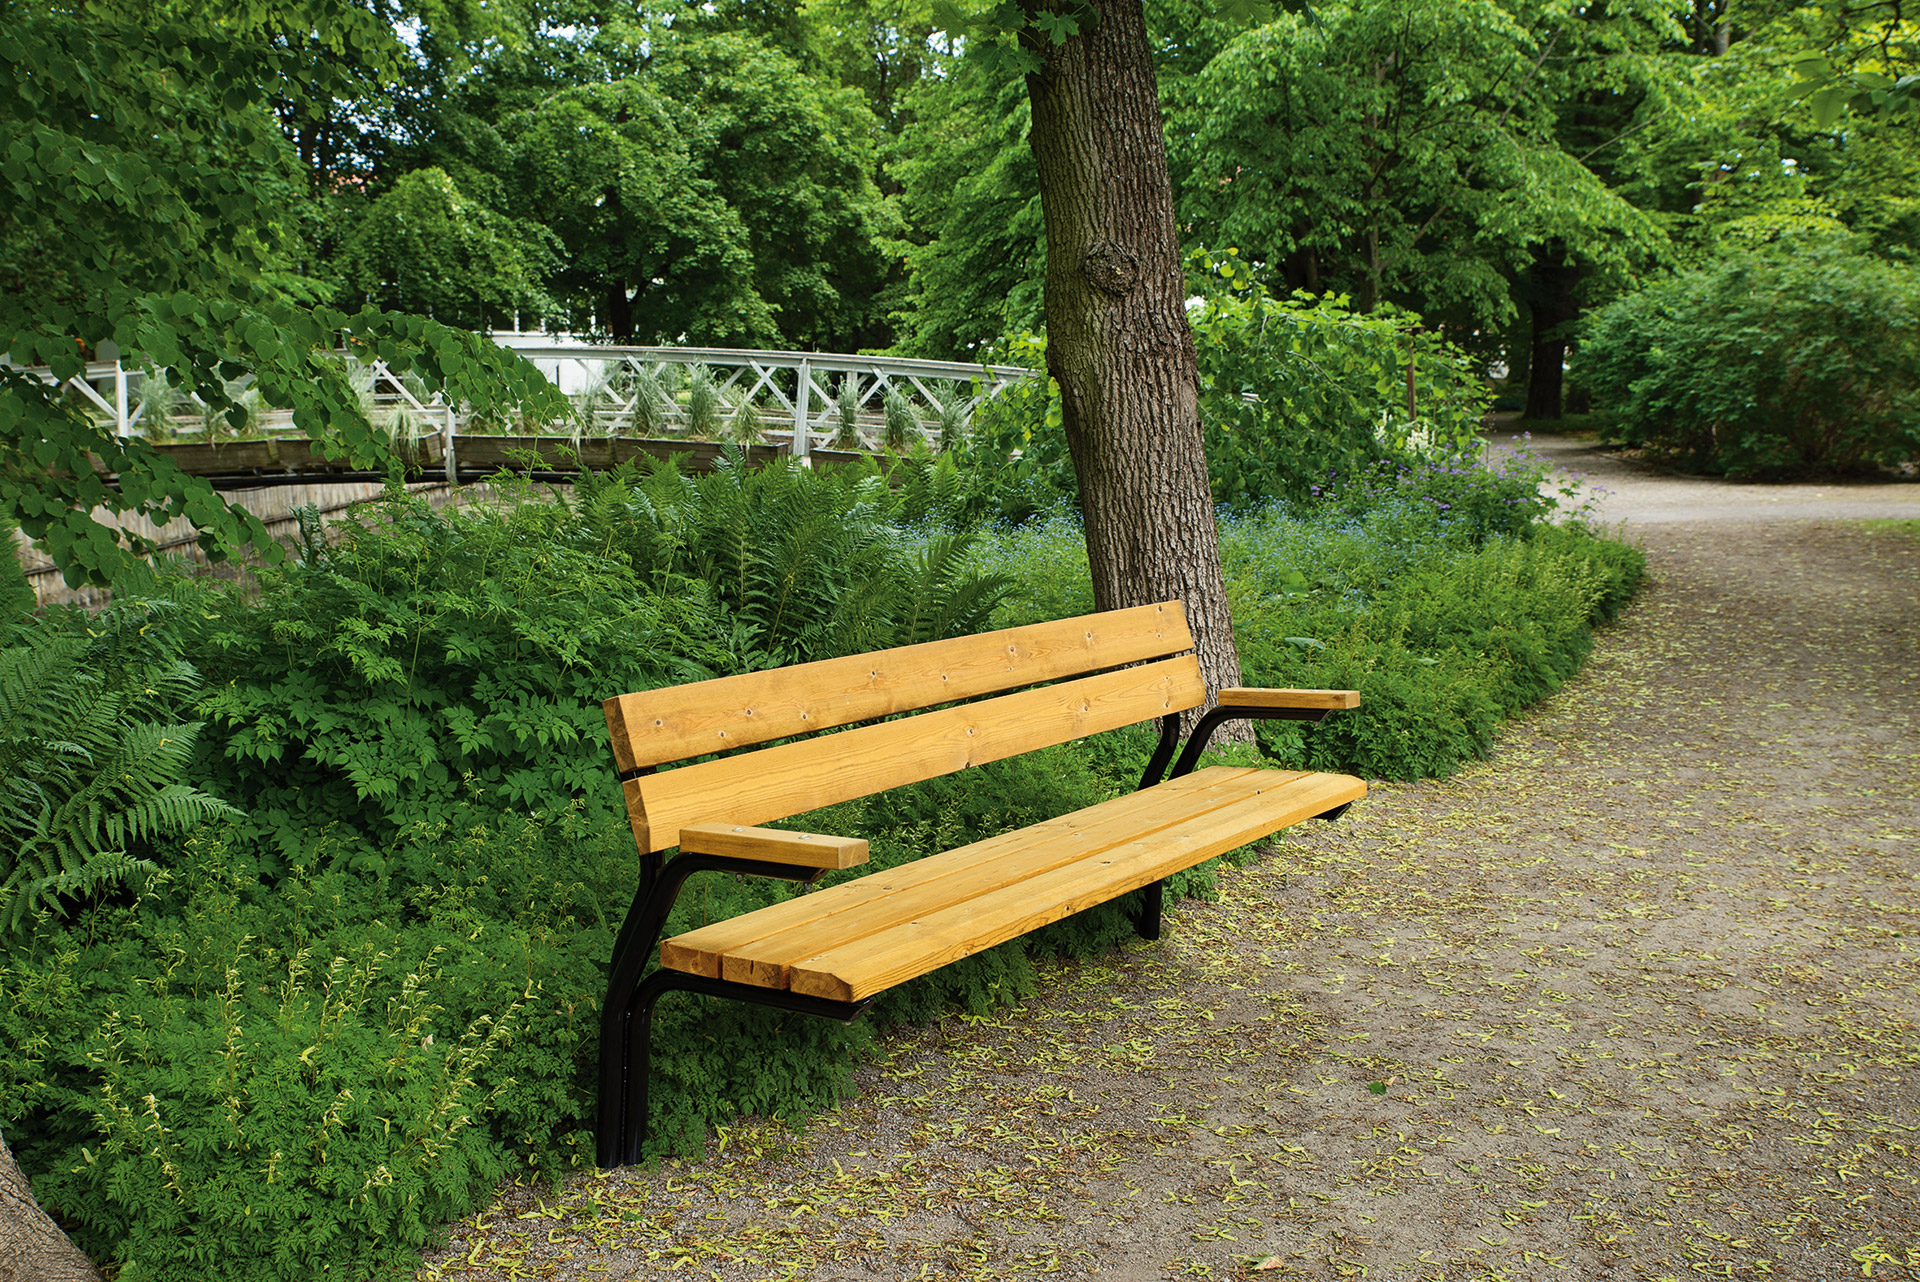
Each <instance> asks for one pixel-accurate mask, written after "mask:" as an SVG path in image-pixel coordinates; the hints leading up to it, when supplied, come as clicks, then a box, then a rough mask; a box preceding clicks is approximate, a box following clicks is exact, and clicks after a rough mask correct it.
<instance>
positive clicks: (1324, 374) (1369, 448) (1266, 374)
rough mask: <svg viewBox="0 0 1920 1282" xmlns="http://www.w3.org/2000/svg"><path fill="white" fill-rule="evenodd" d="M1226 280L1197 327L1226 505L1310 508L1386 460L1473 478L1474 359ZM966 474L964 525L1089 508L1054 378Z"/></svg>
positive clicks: (969, 458) (1016, 350) (1247, 282)
mask: <svg viewBox="0 0 1920 1282" xmlns="http://www.w3.org/2000/svg"><path fill="white" fill-rule="evenodd" d="M1200 261H1201V262H1202V263H1205V262H1206V261H1207V260H1206V259H1205V257H1204V256H1201V259H1200ZM1232 265H1237V264H1232ZM1211 270H1212V269H1209V273H1210V274H1211ZM1223 270H1225V269H1223ZM1227 280H1228V282H1229V287H1227V288H1214V289H1211V290H1210V291H1209V295H1208V296H1207V298H1206V304H1205V306H1204V307H1203V308H1201V309H1200V310H1199V311H1197V312H1196V313H1195V314H1194V315H1193V317H1192V320H1193V327H1194V343H1195V348H1196V351H1197V354H1198V357H1199V362H1200V418H1201V426H1202V429H1203V432H1204V437H1205V442H1206V453H1207V474H1208V477H1209V479H1210V480H1211V483H1212V486H1213V496H1214V499H1215V500H1216V501H1217V502H1221V503H1228V504H1235V505H1247V504H1254V503H1259V502H1264V501H1266V500H1268V499H1273V498H1288V499H1296V500H1303V499H1306V498H1307V497H1309V496H1310V495H1311V494H1313V493H1314V492H1315V487H1316V486H1321V487H1323V486H1324V485H1325V484H1326V482H1327V480H1328V478H1329V477H1330V476H1343V475H1352V474H1354V473H1356V472H1359V471H1362V470H1364V469H1366V468H1369V467H1373V466H1375V465H1376V464H1378V463H1379V462H1380V461H1381V460H1383V459H1384V460H1387V461H1388V463H1389V465H1390V466H1393V467H1399V466H1412V465H1415V464H1418V463H1420V462H1421V461H1422V460H1423V459H1428V458H1442V459H1450V460H1453V461H1454V464H1455V465H1456V466H1471V463H1470V462H1468V461H1467V460H1469V459H1470V457H1471V456H1472V454H1473V452H1474V450H1475V449H1476V448H1477V446H1478V443H1479V437H1478V432H1479V428H1480V423H1481V420H1482V418H1483V417H1484V415H1485V413H1486V407H1487V403H1488V400H1489V395H1490V394H1489V392H1488V390H1487V388H1486V386H1485V384H1484V383H1483V381H1482V380H1481V379H1480V378H1479V376H1478V375H1477V373H1476V372H1475V370H1474V367H1473V362H1472V360H1471V359H1470V358H1469V357H1468V356H1467V355H1466V353H1464V352H1462V351H1460V350H1459V349H1458V348H1456V347H1454V346H1453V345H1452V344H1450V343H1448V342H1447V341H1446V340H1445V339H1444V338H1443V337H1442V336H1441V335H1439V334H1435V333H1429V332H1426V331H1423V330H1421V329H1420V327H1419V318H1418V317H1416V316H1412V315H1410V314H1406V313H1397V312H1391V311H1388V310H1385V309H1383V310H1381V311H1379V312H1375V313H1373V314H1371V315H1361V314H1359V313H1356V312H1353V311H1350V310H1348V308H1347V305H1346V302H1345V300H1343V299H1339V298H1322V299H1309V298H1307V297H1305V296H1300V297H1296V298H1293V299H1288V300H1276V299H1273V298H1270V297H1268V296H1267V295H1266V293H1265V291H1264V290H1262V289H1261V288H1260V286H1259V285H1258V284H1257V283H1255V282H1254V281H1253V280H1252V279H1251V278H1250V277H1247V276H1245V275H1240V276H1233V275H1231V274H1229V276H1228V277H1227ZM1218 283H1219V282H1218V281H1215V284H1216V285H1218ZM991 359H994V360H1006V361H1014V362H1020V363H1025V364H1031V365H1040V364H1043V363H1044V359H1045V344H1044V342H1043V341H1042V340H1039V339H1036V338H1034V337H1032V336H1030V335H1027V336H1022V337H1021V338H1019V339H1015V340H1007V341H1005V342H1004V343H1003V344H1002V345H1001V346H1000V347H999V348H997V349H996V351H995V353H994V355H993V356H992V357H991ZM1409 361H1411V362H1412V364H1413V367H1414V393H1415V405H1416V408H1417V411H1418V413H1417V416H1416V417H1412V418H1409V416H1408V414H1407V392H1406V375H1407V366H1408V362H1409ZM960 462H961V466H962V467H963V469H964V470H965V471H966V472H967V474H968V477H969V481H970V488H971V491H972V493H971V494H970V495H969V498H968V499H967V501H966V502H964V503H962V504H961V505H960V512H961V516H962V519H969V520H982V519H987V520H992V519H1001V520H1010V521H1023V520H1028V519H1031V518H1033V517H1036V516H1040V515H1042V514H1045V513H1047V512H1051V511H1056V510H1059V509H1060V508H1062V507H1063V506H1067V505H1072V504H1074V503H1076V502H1077V501H1078V495H1079V485H1078V481H1077V479H1076V477H1075V474H1074V470H1073V461H1072V458H1071V456H1070V454H1069V453H1068V449H1067V442H1066V434H1065V430H1064V428H1063V426H1062V423H1061V417H1060V403H1059V395H1058V392H1057V390H1056V389H1054V388H1053V387H1052V385H1051V383H1050V381H1049V380H1047V379H1045V378H1044V377H1042V378H1035V379H1032V380H1029V381H1028V382H1027V383H1025V384H1022V385H1021V386H1019V387H1016V388H1014V389H1012V390H1010V391H1008V392H1004V393H1002V394H1001V395H1000V396H998V397H996V398H995V399H994V400H992V401H989V402H987V403H986V404H985V405H983V406H981V407H980V409H979V410H978V411H977V412H976V414H975V416H974V430H973V433H972V436H971V439H970V440H969V441H968V442H967V443H966V445H965V446H964V447H963V449H962V450H961V451H960Z"/></svg>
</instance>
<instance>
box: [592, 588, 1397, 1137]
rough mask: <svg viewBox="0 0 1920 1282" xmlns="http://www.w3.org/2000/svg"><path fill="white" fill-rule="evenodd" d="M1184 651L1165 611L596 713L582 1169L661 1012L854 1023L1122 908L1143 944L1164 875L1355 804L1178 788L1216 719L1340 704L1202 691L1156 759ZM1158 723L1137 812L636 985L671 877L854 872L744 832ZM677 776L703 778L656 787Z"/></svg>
mask: <svg viewBox="0 0 1920 1282" xmlns="http://www.w3.org/2000/svg"><path fill="white" fill-rule="evenodd" d="M1192 649H1193V636H1192V634H1191V633H1190V632H1189V631H1188V629H1187V618H1186V611H1185V609H1184V607H1182V605H1181V604H1180V603H1179V602H1178V601H1168V602H1165V603H1162V604H1160V605H1148V606H1140V607H1137V608H1134V609H1128V610H1113V611H1109V612H1107V613H1104V614H1090V615H1086V616H1083V617H1081V618H1077V619H1062V620H1059V621H1058V622H1053V623H1040V624H1034V625H1032V626H1029V627H1021V628H1009V629H1006V630H1004V631H999V632H988V633H982V634H981V635H978V636H970V637H960V638H957V639H955V640H951V641H934V642H930V643H927V644H924V645H912V646H904V647H901V648H900V649H896V650H884V651H879V652H877V653H873V654H863V655H854V656H851V657H849V658H844V659H828V660H825V661H823V662H819V663H804V664H798V665H795V666H793V667H788V668H776V669H772V670H769V671H765V672H752V673H747V674H745V675H742V676H736V677H722V678H719V679H718V680H713V681H700V682H695V683H693V684H690V685H683V686H674V687H670V688H667V689H661V690H647V691H643V692H641V693H638V694H628V695H622V696H620V697H619V698H616V699H609V700H608V701H607V703H606V713H607V725H608V728H609V730H610V731H611V732H612V738H613V752H614V757H615V759H616V762H617V763H618V768H619V771H620V778H621V779H622V780H623V781H624V782H625V787H626V801H627V808H628V811H629V814H630V816H631V818H632V822H633V835H634V838H635V840H636V841H638V843H639V846H640V852H641V876H640V885H639V889H638V890H637V891H636V893H635V895H634V900H633V907H632V908H631V909H630V910H629V912H628V913H627V918H626V922H625V924H624V925H623V926H622V927H621V930H620V934H619V937H618V939H617V941H616V942H615V944H614V950H613V959H612V964H611V969H610V974H609V976H608V984H607V998H606V1004H605V1006H604V1007H603V1008H602V1013H601V1023H600V1038H601V1040H600V1098H599V1118H598V1123H597V1126H596V1149H597V1157H598V1161H599V1164H600V1165H601V1166H602V1167H611V1166H618V1165H626V1164H630V1163H633V1162H637V1161H639V1160H640V1154H641V1146H642V1144H643V1142H644V1141H645V1139H646V1128H647V1075H648V1071H649V1060H650V1058H651V1035H652V1034H651V1027H652V1015H653V1007H654V1004H655V1002H657V1001H658V1000H659V998H660V997H661V995H662V994H664V993H667V992H670V991H674V990H679V991H684V992H692V993H706V994H711V995H713V996H718V997H731V998H735V999H738V1000H743V1001H749V1002H756V1003H759V1004H760V1005H764V1006H771V1007H775V1008H777V1009H780V1010H790V1011H802V1012H805V1013H807V1014H812V1015H820V1016H825V1017H828V1018H833V1019H840V1020H852V1019H854V1018H855V1017H857V1016H858V1015H859V1014H860V1013H861V1011H862V1010H864V1009H865V1008H866V1005H867V1003H868V1002H869V1001H871V1000H872V999H873V997H874V996H875V995H876V994H878V993H881V992H884V991H885V990H886V989H888V988H891V987H893V986H894V985H896V984H900V983H904V982H906V981H907V980H910V979H913V978H916V977H917V976H920V975H924V974H927V973H928V972H930V971H933V970H936V969H938V968H939V967H941V966H944V965H946V964H947V963H948V962H952V961H957V960H958V959H960V958H962V957H967V956H970V955H972V954H974V953H977V952H981V951H982V950H984V949H988V948H992V947H993V946H994V945H996V944H1000V943H1003V942H1005V941H1006V940H1009V939H1013V938H1015V937H1016V936H1019V935H1022V934H1025V933H1026V932H1028V931H1031V930H1034V929H1036V928H1038V927H1040V926H1044V925H1046V924H1047V923H1049V922H1053V921H1058V920H1059V919H1060V918H1062V917H1066V916H1068V915H1070V914H1072V913H1077V912H1079V911H1081V910H1082V909H1084V908H1089V907H1092V906H1093V905H1095V904H1100V903H1104V902H1106V901H1107V900H1110V899H1115V898H1117V897H1119V896H1121V895H1125V894H1128V893H1130V892H1132V891H1136V890H1143V889H1144V890H1145V891H1146V892H1147V893H1146V895H1145V896H1144V900H1145V903H1144V906H1143V907H1142V909H1141V911H1140V912H1139V914H1138V915H1137V916H1136V917H1135V919H1134V923H1135V927H1136V929H1137V930H1138V931H1139V932H1140V934H1141V935H1143V936H1145V937H1146V938H1148V939H1157V938H1159V934H1160V908H1161V888H1162V884H1163V881H1164V879H1165V878H1166V877H1168V876H1169V875H1171V874H1173V873H1176V872H1180V871H1182V870H1184V869H1187V868H1191V867H1193V866H1194V865H1195V864H1198V863H1201V862H1203V861H1205V860H1207V859H1211V858H1213V857H1214V856H1215V855H1219V854H1222V853H1224V852H1226V851H1229V850H1233V849H1236V848H1237V847H1240V846H1244V845H1246V844H1248V843H1249V842H1253V841H1257V840H1259V839H1260V838H1262V837H1266V836H1270V835H1271V834H1273V833H1275V832H1278V831H1279V830H1280V829H1282V828H1285V827H1288V826H1289V825H1291V824H1295V823H1298V822H1300V821H1301V820H1303V819H1306V818H1309V817H1311V816H1315V815H1319V816H1322V817H1325V818H1329V819H1331V818H1334V817H1335V816H1337V815H1338V814H1340V813H1341V812H1342V811H1344V810H1345V809H1346V808H1347V806H1348V805H1349V804H1351V803H1352V802H1354V801H1355V800H1357V799H1359V798H1360V797H1363V796H1365V795H1366V791H1367V788H1366V785H1365V784H1364V783H1362V782H1361V781H1360V780H1358V779H1355V778H1352V777H1350V776H1347V775H1334V774H1319V773H1307V772H1300V771H1291V770H1255V769H1247V768H1241V767H1225V766H1216V767H1211V768H1208V769H1205V770H1195V769H1194V765H1195V763H1196V762H1197V761H1198V760H1199V757H1200V752H1201V750H1202V748H1204V747H1205V745H1206V743H1207V740H1208V738H1209V737H1210V736H1211V735H1212V733H1213V731H1214V729H1215V728H1216V727H1217V726H1218V725H1220V724H1221V723H1222V722H1223V721H1227V720H1231V719H1236V718H1250V717H1253V718H1286V719H1293V720H1312V721H1317V720H1319V719H1320V718H1321V717H1323V716H1325V715H1326V714H1327V713H1328V712H1330V711H1333V710H1335V709H1339V708H1353V707H1357V706H1359V703H1360V696H1359V695H1358V694H1356V693H1354V692H1353V691H1351V690H1243V689H1231V690H1222V691H1220V697H1219V702H1218V706H1216V707H1215V708H1213V709H1211V710H1209V711H1207V712H1206V713H1205V714H1204V715H1202V716H1201V717H1200V719H1199V720H1198V722H1197V723H1196V724H1195V726H1194V728H1193V732H1192V734H1191V735H1190V736H1189V737H1188V740H1187V743H1186V746H1185V749H1184V750H1183V751H1181V752H1180V755H1179V759H1178V760H1177V761H1175V760H1174V751H1175V748H1176V746H1177V744H1178V740H1179V726H1180V714H1181V713H1183V712H1186V711H1188V710H1189V709H1192V708H1197V707H1199V706H1200V705H1202V704H1203V703H1205V701H1206V694H1207V691H1206V686H1205V684H1204V682H1203V681H1202V680H1201V676H1200V666H1199V662H1198V660H1197V659H1196V658H1195V657H1194V655H1193V653H1192ZM902 713H915V714H917V715H913V716H901V715H899V714H902ZM1156 718H1157V719H1158V720H1159V722H1160V740H1159V744H1158V746H1157V748H1156V749H1155V751H1154V754H1153V756H1152V759H1151V761H1150V762H1149V764H1148V766H1147V769H1146V773H1145V775H1144V776H1143V777H1142V778H1141V780H1140V787H1139V790H1138V791H1136V792H1134V793H1131V794H1129V795H1127V796H1123V797H1118V798H1115V799H1114V800H1111V801H1106V802H1102V803H1100V804H1099V805H1095V806H1089V807H1087V808H1086V809H1084V810H1079V811H1076V812H1074V813H1073V814H1069V815H1063V816H1061V817H1060V818H1058V819H1050V820H1047V821H1046V822H1044V823H1038V824H1034V825H1032V826H1031V827H1028V828H1024V829H1022V830H1020V831H1018V832H1010V833H1006V834H1003V835H1001V836H998V837H993V838H990V839H988V840H986V841H979V842H975V843H973V844H972V845H968V846H962V847H960V848H958V849H956V850H949V851H946V852H945V853H942V854H937V855H932V856H929V857H927V858H924V859H920V860H917V861H915V862H913V863H910V864H906V865H904V866H902V867H898V868H894V869H890V870H887V871H885V872H877V873H872V874H869V875H868V876H865V877H861V878H858V879H855V880H852V881H848V882H845V883H843V884H841V885H837V886H834V887H832V888H830V889H825V890H819V891H815V892H813V893H811V894H806V895H800V896H797V897H795V898H793V899H790V900H788V901H786V902H784V903H779V904H774V905H771V906H769V907H766V908H761V909H759V910H757V911H754V912H750V913H746V914H744V915H742V916H739V917H735V918H732V919H730V920H727V921H721V922H716V923H714V924H712V925H708V926H704V927H702V928H700V929H698V930H693V931H689V932H687V933H686V934H683V935H678V936H675V937H674V938H671V939H668V940H666V941H665V942H664V943H662V944H661V946H660V967H659V968H658V969H657V970H655V971H653V972H652V974H650V975H647V974H645V971H646V967H647V962H648V959H649V958H650V956H651V955H652V953H653V949H654V944H655V941H657V940H658V939H659V937H660V931H661V929H662V927H663V926H664V924H665V922H666V919H667V914H668V912H669V911H670V910H671V908H672V907H673V902H674V898H675V896H676V895H677V894H678V893H679V890H680V887H681V885H682V884H683V883H684V882H685V881H686V879H687V877H688V876H690V875H691V874H693V873H696V872H701V871H725V872H734V873H746V874H752V875H757V876H766V877H783V878H787V879H790V880H795V881H805V882H810V881H812V880H814V879H816V878H818V877H819V876H820V875H821V873H822V872H823V871H825V870H827V869H831V868H848V867H852V866H854V865H856V864H860V863H864V862H865V861H866V857H867V843H866V842H864V841H861V840H858V839H851V838H842V837H831V836H822V835H817V834H810V833H795V832H785V831H779V830H775V829H771V828H764V827H759V826H758V825H761V824H765V823H768V822H772V821H778V820H781V819H784V818H786V817H788V816H790V815H795V814H800V813H802V812H804V811H809V810H813V809H816V808H818V807H821V806H827V805H831V804H834V803H836V802H841V801H847V800H851V799H852V798H855V797H864V796H869V795H872V794H874V793H877V792H882V791H884V790H886V789H888V788H894V787H898V786H899V785H901V784H908V783H915V782H918V781H920V780H923V779H931V778H934V777H936V776H939V775H944V774H949V773H951V772H953V771H957V770H961V769H964V768H965V767H967V766H975V765H981V764H983V763H985V762H989V761H999V760H1002V759H1004V758H1007V757H1012V756H1016V755H1018V754H1020V753H1023V752H1029V751H1032V750H1034V749H1038V748H1044V747H1048V746H1050V745H1053V744H1058V743H1065V742H1067V741H1069V740H1073V739H1079V738H1082V737H1083V736H1086V735H1091V734H1098V733H1100V732H1102V731H1105V730H1113V729H1117V728H1119V727H1121V726H1128V725H1134V724H1137V723H1140V722H1144V721H1149V720H1153V719H1156ZM860 723H865V724H860ZM840 727H853V728H850V729H840ZM834 730H838V733H832V734H827V733H822V732H826V731H834ZM773 740H782V741H784V742H780V743H777V744H773V745H772V746H768V747H759V748H757V749H755V750H753V751H744V750H745V749H749V748H754V745H759V744H767V743H769V742H770V741H773ZM714 754H721V755H718V756H715V755H714ZM690 758H710V759H705V760H698V761H696V762H695V764H692V765H685V766H681V767H680V768H678V769H675V770H669V771H664V772H656V767H659V766H662V765H666V764H668V763H671V762H677V761H685V760H688V759H690ZM1169 762H1173V769H1172V771H1171V772H1168V771H1167V765H1168V763H1169ZM1163 774H1165V775H1166V777H1165V778H1164V779H1163V778H1162V775H1163ZM675 846H677V847H679V849H680V853H679V854H678V855H677V856H676V857H675V858H673V859H670V860H669V859H666V858H665V856H664V852H665V851H666V850H667V849H668V848H670V847H675ZM643 976H644V978H643Z"/></svg>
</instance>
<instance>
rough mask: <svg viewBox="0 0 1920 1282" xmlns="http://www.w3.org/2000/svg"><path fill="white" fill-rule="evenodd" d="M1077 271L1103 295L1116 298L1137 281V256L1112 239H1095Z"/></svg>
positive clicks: (1138, 277)
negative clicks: (1084, 275) (1081, 272)
mask: <svg viewBox="0 0 1920 1282" xmlns="http://www.w3.org/2000/svg"><path fill="white" fill-rule="evenodd" d="M1080 270H1081V271H1083V272H1085V273H1086V276H1087V280H1088V281H1089V282H1090V283H1091V284H1092V285H1093V287H1094V288H1095V289H1097V290H1099V291H1100V292H1101V293H1103V294H1112V295H1114V296H1115V297H1118V296H1120V295H1122V294H1125V293H1128V292H1130V291H1131V290H1132V289H1133V287H1134V286H1135V285H1137V284H1138V283H1139V282H1140V255H1138V254H1136V253H1135V252H1133V250H1131V249H1128V248H1127V247H1126V246H1125V245H1121V244H1118V243H1116V242H1114V241H1111V240H1096V241H1094V242H1093V244H1092V245H1090V246H1088V248H1087V252H1086V256H1085V257H1084V258H1082V259H1081V260H1080Z"/></svg>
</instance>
